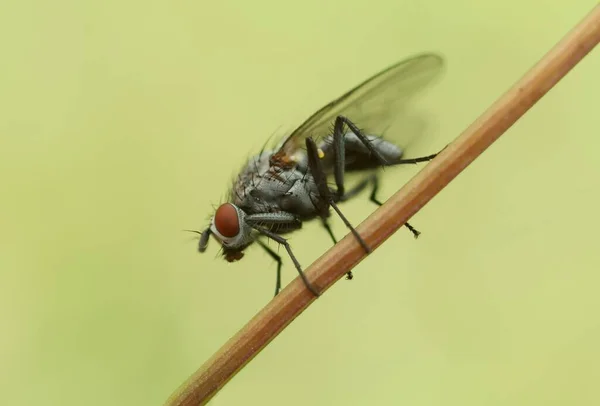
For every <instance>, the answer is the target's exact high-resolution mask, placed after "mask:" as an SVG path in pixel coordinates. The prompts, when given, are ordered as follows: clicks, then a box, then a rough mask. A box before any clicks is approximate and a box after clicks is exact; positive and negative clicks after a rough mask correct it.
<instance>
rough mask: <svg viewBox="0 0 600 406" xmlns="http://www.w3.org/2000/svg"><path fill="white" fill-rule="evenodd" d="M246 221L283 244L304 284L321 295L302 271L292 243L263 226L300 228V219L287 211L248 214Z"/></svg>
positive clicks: (315, 293)
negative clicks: (291, 245)
mask: <svg viewBox="0 0 600 406" xmlns="http://www.w3.org/2000/svg"><path fill="white" fill-rule="evenodd" d="M244 221H245V222H246V224H248V226H250V227H252V228H253V229H255V230H256V231H258V232H259V233H261V234H262V235H264V236H265V237H268V238H270V239H272V240H273V241H275V242H277V243H279V244H281V245H283V246H284V247H285V250H286V251H287V253H288V255H289V257H290V258H291V260H292V262H293V263H294V266H295V267H296V270H297V271H298V273H299V274H300V278H302V281H303V282H304V285H305V286H306V288H307V289H308V290H310V291H311V292H312V294H313V295H315V296H319V292H317V290H316V289H315V288H314V287H313V286H312V285H311V283H310V282H309V281H308V279H307V278H306V275H305V274H304V272H303V271H302V267H301V266H300V263H299V262H298V260H297V259H296V256H295V255H294V253H293V252H292V248H291V247H290V244H289V243H288V242H287V240H286V239H285V238H283V237H282V236H280V235H279V234H277V233H275V232H273V231H271V230H269V229H267V228H265V227H263V226H267V227H277V226H286V227H293V228H300V226H301V223H300V222H299V221H298V219H297V218H296V216H294V215H293V214H291V213H287V212H277V213H263V214H251V215H249V216H247V217H246V218H245V219H244Z"/></svg>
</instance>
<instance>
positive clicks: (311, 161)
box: [306, 137, 372, 254]
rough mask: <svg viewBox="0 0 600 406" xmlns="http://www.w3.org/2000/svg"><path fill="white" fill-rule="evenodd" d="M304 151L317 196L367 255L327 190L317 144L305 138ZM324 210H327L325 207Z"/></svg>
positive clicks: (368, 251) (357, 235)
mask: <svg viewBox="0 0 600 406" xmlns="http://www.w3.org/2000/svg"><path fill="white" fill-rule="evenodd" d="M306 151H307V157H308V168H309V169H310V172H311V174H312V176H313V179H314V180H315V184H316V185H317V189H318V190H319V194H320V195H321V197H322V198H323V200H325V201H326V202H327V204H328V205H329V206H331V207H333V210H335V211H336V213H337V214H338V216H340V218H341V219H342V221H343V222H344V224H346V227H348V228H349V229H350V231H351V232H352V234H354V237H356V239H357V241H358V242H359V243H360V245H361V246H362V247H363V248H364V250H365V251H366V252H367V254H370V253H371V251H372V250H371V247H369V246H368V245H367V243H366V242H365V240H363V238H362V237H361V236H360V234H358V232H357V231H356V230H355V229H354V227H352V224H350V222H349V221H348V219H347V218H346V216H344V215H343V214H342V212H341V211H340V209H339V208H338V206H337V204H336V202H335V199H334V196H333V193H332V192H331V190H330V189H329V186H327V176H326V175H325V171H324V170H323V164H322V163H321V160H320V159H321V158H319V152H318V149H317V144H315V141H314V140H313V139H312V138H310V137H308V138H306ZM342 163H343V162H342ZM324 209H327V207H325V208H324ZM324 215H325V213H322V216H321V217H324Z"/></svg>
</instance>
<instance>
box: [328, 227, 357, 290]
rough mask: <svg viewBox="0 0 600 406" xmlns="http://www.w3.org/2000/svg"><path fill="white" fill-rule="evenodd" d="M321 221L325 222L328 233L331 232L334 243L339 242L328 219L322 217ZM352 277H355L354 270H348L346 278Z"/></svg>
mask: <svg viewBox="0 0 600 406" xmlns="http://www.w3.org/2000/svg"><path fill="white" fill-rule="evenodd" d="M321 221H322V223H323V227H324V228H325V230H326V231H327V234H329V237H331V240H332V241H333V245H335V244H337V239H336V238H335V235H333V230H332V229H331V225H330V224H329V222H328V221H327V219H324V218H322V219H321ZM352 278H354V275H353V274H352V271H348V273H347V274H346V279H348V280H351V279H352Z"/></svg>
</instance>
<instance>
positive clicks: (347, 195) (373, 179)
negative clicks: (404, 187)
mask: <svg viewBox="0 0 600 406" xmlns="http://www.w3.org/2000/svg"><path fill="white" fill-rule="evenodd" d="M434 156H435V155H434ZM417 159H419V158H417ZM369 183H370V184H371V185H372V187H373V189H372V191H371V195H370V196H369V200H370V201H372V202H373V203H375V204H376V205H377V206H381V205H382V204H383V203H382V202H380V201H379V199H377V191H378V189H379V178H378V177H377V175H376V174H373V175H371V176H369V177H367V178H366V179H364V180H363V181H361V182H360V183H359V184H358V185H356V186H354V187H353V188H352V189H350V190H349V191H347V192H346V193H345V194H344V195H343V196H342V197H340V201H342V202H344V201H346V200H349V199H351V198H353V197H354V196H356V195H357V194H359V193H360V192H362V191H363V190H364V189H365V188H366V187H367V186H368V185H369ZM404 225H405V226H406V228H408V229H409V230H410V231H411V233H413V236H414V237H415V238H417V237H419V235H420V234H421V232H419V231H418V230H417V229H415V228H414V227H413V226H411V225H410V224H409V223H405V224H404Z"/></svg>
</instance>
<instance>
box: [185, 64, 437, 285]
mask: <svg viewBox="0 0 600 406" xmlns="http://www.w3.org/2000/svg"><path fill="white" fill-rule="evenodd" d="M443 67H444V62H443V59H442V58H441V57H440V56H438V55H436V54H431V53H426V54H419V55H416V56H412V57H410V58H408V59H405V60H403V61H400V62H398V63H396V64H394V65H392V66H390V67H388V68H387V69H385V70H383V71H381V72H379V73H377V74H376V75H374V76H372V77H371V78H369V79H367V80H366V81H364V82H363V83H361V84H359V85H358V86H356V87H354V88H353V89H351V90H350V91H348V92H347V93H345V94H344V95H342V96H341V97H339V98H338V99H336V100H334V101H332V102H331V103H329V104H327V105H326V106H324V107H322V108H321V109H320V110H318V111H317V112H316V113H314V114H313V115H312V116H310V117H309V118H308V119H307V120H306V121H305V122H304V123H303V124H302V125H300V126H299V127H298V128H296V129H295V130H294V131H293V132H292V133H290V134H289V135H288V136H286V137H284V138H283V139H282V140H281V141H280V142H279V145H278V146H276V147H275V148H274V149H273V150H269V151H268V150H265V147H263V150H262V151H260V153H259V154H257V155H255V156H253V157H251V158H250V159H249V161H248V162H247V164H246V166H245V167H244V168H243V169H242V170H241V172H240V173H239V175H238V176H237V179H236V180H235V181H234V182H233V184H232V186H231V189H230V192H229V196H228V199H227V202H225V203H223V204H221V205H220V206H219V207H218V208H217V209H216V211H215V213H214V215H213V216H212V219H211V221H210V225H208V226H207V227H206V228H205V229H204V230H203V231H194V230H190V231H193V232H195V233H197V234H199V235H200V242H199V245H198V250H199V251H200V252H205V251H206V249H207V247H208V242H209V239H210V236H211V235H212V236H213V237H214V238H215V239H216V240H217V241H218V242H220V244H221V247H222V254H223V256H224V258H225V259H226V260H227V261H229V262H234V261H238V260H240V259H241V258H242V257H243V255H244V250H245V249H246V248H248V247H249V246H250V245H251V244H253V243H257V244H258V245H259V246H261V247H262V248H263V249H264V250H265V251H266V252H267V254H268V255H269V256H271V257H272V258H273V259H274V260H275V261H276V263H277V278H276V284H275V296H276V295H277V294H278V293H279V291H280V289H281V267H282V259H281V257H280V256H279V255H278V254H277V253H276V252H275V251H274V250H273V249H271V248H270V247H269V246H268V245H267V244H266V242H265V240H266V239H271V240H274V241H275V242H277V243H278V244H280V245H282V246H283V247H284V248H285V249H286V251H287V253H288V255H289V257H290V258H291V260H292V262H293V263H294V266H295V267H296V269H297V271H298V273H299V274H300V277H301V278H302V280H303V281H304V284H305V285H306V287H307V288H308V289H309V290H310V291H311V292H312V293H313V294H315V295H316V296H318V295H319V292H318V291H317V289H315V288H314V287H313V286H312V285H311V283H310V282H309V281H308V280H307V278H306V276H305V275H304V272H303V271H302V267H301V266H300V263H299V262H298V260H297V259H296V257H295V255H294V253H293V251H292V248H291V246H290V244H289V243H288V241H287V240H286V238H285V237H284V235H286V234H288V233H291V232H293V231H295V230H298V229H300V228H302V224H303V222H305V221H309V220H313V219H320V221H321V222H322V225H323V226H324V228H325V230H326V231H327V233H328V234H329V236H330V237H331V239H332V240H333V243H334V244H335V243H337V240H336V238H335V236H334V235H333V232H332V230H331V227H330V224H329V218H330V216H331V209H333V211H334V212H335V213H337V215H338V216H339V217H340V218H341V220H342V221H343V222H344V223H345V225H346V226H347V227H348V228H349V229H350V231H351V232H352V234H354V236H355V237H356V240H357V241H358V242H359V243H360V244H361V245H362V247H363V248H364V250H365V251H366V252H367V253H370V252H371V248H370V247H369V246H368V245H367V243H366V242H365V241H364V240H363V238H362V237H361V236H360V235H359V234H358V232H357V231H356V230H355V229H354V227H353V226H352V224H351V223H350V222H349V221H348V219H347V218H346V217H345V216H344V214H343V213H342V212H341V211H340V209H339V207H338V204H339V203H342V202H344V201H347V200H348V199H351V198H352V197H354V196H356V195H357V194H358V193H360V192H361V191H363V190H364V189H366V188H367V187H369V186H370V187H371V195H370V200H371V201H372V202H373V203H375V204H377V205H381V204H382V203H381V202H380V201H379V200H378V199H377V189H378V176H377V174H376V173H372V172H374V170H376V169H378V168H380V167H385V166H393V165H401V164H416V163H419V162H426V161H429V160H431V159H433V158H434V157H435V156H436V155H437V154H431V155H428V156H423V157H417V158H411V159H404V157H403V152H404V151H403V150H402V148H401V147H400V146H398V145H396V144H394V143H392V142H390V141H387V140H386V139H384V138H383V137H382V133H383V132H384V130H385V128H386V127H389V126H390V125H391V124H392V123H393V122H394V120H395V119H396V118H397V115H398V112H399V111H400V110H401V108H402V107H403V105H404V103H405V102H406V100H407V99H408V98H409V97H410V96H411V95H413V94H415V93H416V92H417V91H418V90H420V89H422V88H423V87H424V86H425V85H426V84H428V83H430V82H431V81H432V80H433V79H434V78H435V77H436V76H437V75H438V74H439V73H440V72H441V71H442V70H443ZM359 125H360V127H359ZM346 173H358V174H359V175H362V179H361V180H360V181H359V182H358V183H357V184H356V185H355V186H353V187H352V188H347V187H346V186H347V185H346V183H345V180H344V175H345V174H346ZM331 176H333V180H334V182H335V187H333V185H331V184H330V183H328V179H329V178H330V177H331ZM406 227H407V228H408V229H409V230H410V231H411V232H412V233H413V234H414V236H415V237H417V236H418V235H419V232H418V231H417V230H415V229H414V228H413V227H412V226H411V225H410V224H408V223H407V224H406ZM347 279H352V273H351V272H349V273H348V275H347Z"/></svg>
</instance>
